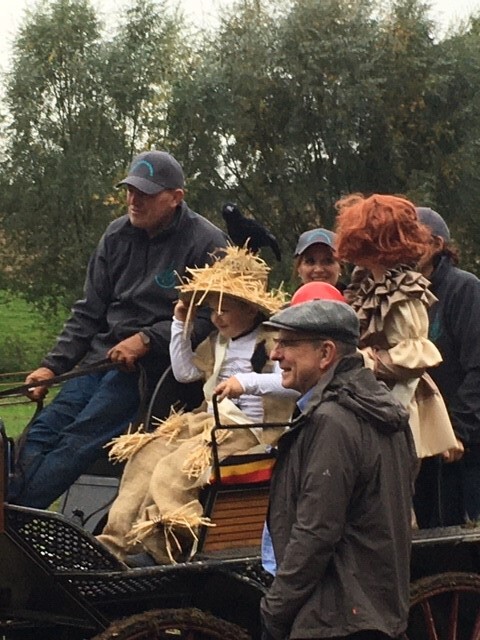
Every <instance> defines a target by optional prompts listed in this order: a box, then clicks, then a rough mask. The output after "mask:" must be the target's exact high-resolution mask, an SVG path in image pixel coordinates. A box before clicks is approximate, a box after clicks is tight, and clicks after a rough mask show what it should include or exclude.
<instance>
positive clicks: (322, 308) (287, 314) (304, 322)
mask: <svg viewBox="0 0 480 640" xmlns="http://www.w3.org/2000/svg"><path fill="white" fill-rule="evenodd" d="M263 324H264V326H266V327H271V328H273V329H284V330H286V331H304V332H306V333H313V334H317V335H318V337H322V338H332V339H333V340H339V341H340V342H345V343H347V344H353V345H358V340H359V338H360V324H359V322H358V318H357V315H356V313H355V311H353V309H352V308H351V307H350V306H349V305H348V304H345V303H344V302H337V301H333V300H310V301H309V302H303V303H302V304H298V305H295V306H293V307H288V308H287V309H283V310H282V311H279V312H278V313H276V314H275V315H273V316H272V317H271V318H270V320H268V322H264V323H263Z"/></svg>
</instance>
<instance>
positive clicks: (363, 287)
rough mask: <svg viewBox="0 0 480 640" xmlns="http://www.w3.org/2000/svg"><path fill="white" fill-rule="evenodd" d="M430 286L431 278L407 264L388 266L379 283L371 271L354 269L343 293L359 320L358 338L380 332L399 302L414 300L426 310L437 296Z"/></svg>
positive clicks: (363, 338) (364, 337) (361, 339)
mask: <svg viewBox="0 0 480 640" xmlns="http://www.w3.org/2000/svg"><path fill="white" fill-rule="evenodd" d="M429 287H430V281H429V280H427V278H425V277H424V276H423V275H422V274H421V273H419V272H418V271H414V270H413V269H412V268H411V267H410V266H408V265H399V266H398V267H395V268H392V269H388V270H387V271H386V272H385V275H384V276H383V278H382V280H380V281H379V282H375V280H374V279H373V276H372V274H371V273H370V271H368V270H366V269H363V268H359V269H355V270H354V272H353V274H352V282H351V284H350V285H349V286H348V287H347V289H346V290H345V291H344V296H345V298H346V300H347V302H348V303H349V304H350V305H351V306H352V308H353V309H354V310H355V313H356V314H357V317H358V319H359V321H360V330H361V334H362V335H361V338H360V341H361V342H363V341H364V340H365V339H366V338H367V337H368V336H371V335H374V334H378V333H382V332H383V330H384V322H385V318H386V317H387V315H388V314H389V313H390V311H391V310H392V308H393V307H395V305H397V304H399V303H400V302H403V301H405V300H412V299H416V300H421V301H422V302H423V303H424V305H425V307H426V308H427V309H428V308H429V307H431V306H432V304H434V303H435V302H436V301H437V298H436V297H435V296H434V295H433V293H432V292H431V291H430V290H429Z"/></svg>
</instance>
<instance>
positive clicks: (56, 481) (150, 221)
mask: <svg viewBox="0 0 480 640" xmlns="http://www.w3.org/2000/svg"><path fill="white" fill-rule="evenodd" d="M117 186H126V188H127V205H128V213H127V215H124V216H122V217H121V218H118V219H117V220H114V221H113V222H112V223H111V224H110V225H109V226H108V228H107V230H106V231H105V233H104V235H103V236H102V238H101V239H100V242H99V244H98V246H97V248H96V250H95V252H94V253H93V255H92V257H91V259H90V262H89V265H88V269H87V276H86V281H85V289H84V296H83V298H82V299H81V300H78V301H77V302H76V303H75V305H74V306H73V310H72V315H71V316H70V318H69V320H67V322H66V324H65V326H64V328H63V331H62V332H61V334H60V336H59V337H58V339H57V342H56V344H55V346H54V347H53V349H52V350H51V351H50V353H48V354H47V355H46V356H45V358H44V359H43V361H42V362H41V366H40V368H38V369H36V370H35V371H33V372H32V373H31V374H30V375H29V376H28V377H27V379H26V382H27V383H30V382H37V381H41V380H48V379H50V378H53V377H54V376H55V375H59V374H63V373H66V372H68V371H70V370H71V369H73V368H74V367H75V366H76V365H77V364H81V365H82V366H88V365H92V364H93V363H95V362H97V361H99V360H102V359H104V358H109V359H110V360H112V362H117V363H120V364H122V365H124V367H123V368H122V370H117V369H115V370H111V371H108V372H102V373H92V374H90V375H85V376H81V377H78V378H74V379H72V380H70V381H68V382H66V383H65V384H64V385H63V387H62V390H61V391H60V393H59V394H58V396H57V397H56V398H55V400H54V401H53V402H52V403H51V404H50V405H49V406H47V407H46V408H45V409H44V410H43V411H42V412H41V413H40V415H39V416H38V417H37V418H36V419H35V421H34V422H33V423H32V424H31V425H30V428H29V430H28V433H27V435H26V439H25V442H24V444H23V446H22V448H21V450H20V455H19V460H18V464H17V466H16V469H15V476H14V478H13V481H12V483H11V487H10V493H9V501H10V502H13V503H16V504H21V505H26V506H30V507H37V508H47V507H48V506H49V505H50V504H51V503H52V502H53V501H54V500H55V499H56V498H58V497H59V496H60V495H61V494H62V493H63V492H64V491H65V490H66V489H67V488H68V487H69V486H70V485H71V484H72V483H73V482H74V481H75V480H76V479H77V478H78V476H79V475H81V474H82V473H83V472H84V471H85V470H86V469H87V468H88V467H89V466H90V464H91V463H92V462H93V461H94V460H95V459H96V458H97V457H98V455H99V453H100V452H101V451H102V447H103V445H104V444H105V443H106V442H108V441H109V440H111V439H112V438H113V437H115V436H117V435H119V434H120V433H122V432H123V431H124V430H125V429H126V427H128V425H129V424H130V423H131V422H132V421H134V419H135V418H136V414H137V412H138V409H139V401H140V397H139V389H138V382H139V376H138V371H136V370H135V364H136V363H137V362H138V363H140V364H142V365H143V368H144V370H145V372H146V374H147V380H148V383H149V387H150V389H151V388H152V387H153V385H154V384H155V383H156V381H157V380H158V378H159V376H160V375H161V374H162V373H163V371H164V370H165V369H166V368H167V367H168V366H169V364H170V362H169V351H168V345H169V341H170V326H171V320H172V315H173V303H174V302H175V300H176V298H177V292H176V289H175V285H177V284H178V282H179V280H178V275H177V274H179V275H180V276H183V275H184V274H185V272H186V269H187V268H188V267H196V266H204V265H205V264H206V263H209V262H210V261H211V253H212V252H213V251H215V249H217V248H219V247H224V246H225V245H226V236H225V234H224V233H223V232H222V231H220V229H218V228H217V227H215V226H214V225H213V224H211V223H210V222H209V221H208V220H206V219H205V218H202V217H201V216H200V215H198V214H197V213H195V212H193V211H192V210H191V209H189V207H188V206H187V204H186V203H185V202H184V200H183V196H184V190H183V189H184V176H183V171H182V168H181V166H180V164H179V163H178V162H177V160H175V158H174V157H173V156H171V155H170V154H168V153H166V152H164V151H146V152H144V153H141V154H140V155H138V156H136V157H135V158H134V160H133V162H132V164H131V166H130V169H129V172H128V175H127V176H126V177H125V179H124V180H122V181H121V182H120V183H119V184H118V185H117ZM210 330H211V325H210V324H209V321H208V315H207V314H205V315H204V316H202V313H200V314H198V318H197V321H196V324H195V328H194V335H193V338H192V339H193V341H194V344H198V343H199V342H200V341H201V340H203V339H204V338H205V337H206V336H207V335H208V333H209V332H210ZM45 393H46V388H45V387H35V388H33V389H32V391H31V394H30V396H31V398H32V399H40V398H42V397H43V396H44V395H45Z"/></svg>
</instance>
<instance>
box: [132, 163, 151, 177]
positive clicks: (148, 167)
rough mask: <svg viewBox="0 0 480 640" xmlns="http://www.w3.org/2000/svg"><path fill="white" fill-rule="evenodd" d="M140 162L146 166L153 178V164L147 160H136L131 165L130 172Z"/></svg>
mask: <svg viewBox="0 0 480 640" xmlns="http://www.w3.org/2000/svg"><path fill="white" fill-rule="evenodd" d="M142 164H144V165H145V166H146V167H147V169H148V173H149V175H150V177H151V178H153V174H154V173H155V172H154V169H153V165H152V164H151V163H150V162H148V161H147V160H139V161H138V162H136V163H135V164H134V165H133V167H132V170H131V171H130V173H133V172H134V171H135V170H136V169H137V168H138V167H140V165H142Z"/></svg>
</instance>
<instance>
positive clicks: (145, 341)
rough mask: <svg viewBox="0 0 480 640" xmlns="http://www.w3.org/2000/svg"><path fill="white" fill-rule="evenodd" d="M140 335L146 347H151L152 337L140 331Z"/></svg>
mask: <svg viewBox="0 0 480 640" xmlns="http://www.w3.org/2000/svg"><path fill="white" fill-rule="evenodd" d="M138 335H139V336H140V339H141V341H142V342H143V344H144V345H145V346H146V347H149V346H150V336H147V334H146V333H143V331H139V332H138Z"/></svg>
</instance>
